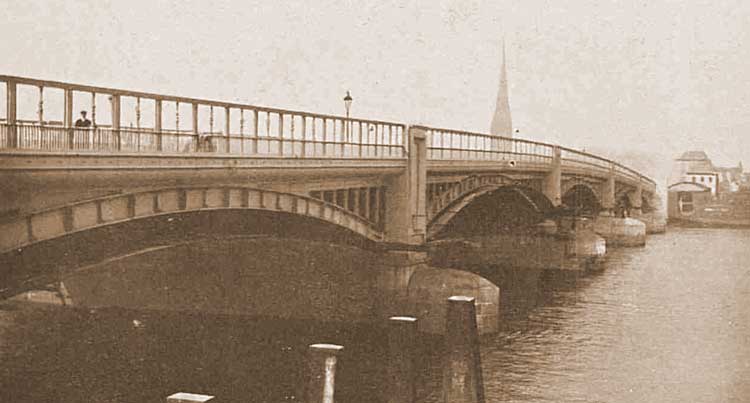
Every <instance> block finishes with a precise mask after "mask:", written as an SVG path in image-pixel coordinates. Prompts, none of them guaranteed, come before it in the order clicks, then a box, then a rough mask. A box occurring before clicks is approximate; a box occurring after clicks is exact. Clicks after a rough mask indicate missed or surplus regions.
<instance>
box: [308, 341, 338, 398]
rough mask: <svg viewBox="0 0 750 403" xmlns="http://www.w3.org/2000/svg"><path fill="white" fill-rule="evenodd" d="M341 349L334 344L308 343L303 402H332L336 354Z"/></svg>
mask: <svg viewBox="0 0 750 403" xmlns="http://www.w3.org/2000/svg"><path fill="white" fill-rule="evenodd" d="M343 349H344V347H343V346H339V345H336V344H312V345H310V349H309V358H308V374H307V376H308V379H307V384H306V388H307V389H306V391H305V403H333V397H334V386H335V380H336V362H337V361H338V357H337V356H338V354H339V353H340V352H341V350H343Z"/></svg>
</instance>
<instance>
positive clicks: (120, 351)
mask: <svg viewBox="0 0 750 403" xmlns="http://www.w3.org/2000/svg"><path fill="white" fill-rule="evenodd" d="M748 241H750V231H732V230H673V231H671V232H669V233H667V234H665V235H662V236H653V237H650V238H649V242H648V245H647V246H646V247H645V248H634V249H618V250H613V251H610V253H609V255H608V258H607V261H606V262H605V263H604V270H603V271H601V272H598V273H592V274H588V275H586V276H580V275H575V276H570V275H559V274H554V273H539V275H537V276H533V275H528V273H526V274H519V273H516V274H513V275H509V274H508V272H507V271H500V270H497V268H483V269H482V270H483V271H484V273H483V274H484V275H486V276H487V277H488V278H490V277H492V276H496V278H495V280H496V281H501V280H502V281H504V282H505V283H506V284H510V283H512V284H515V286H514V287H511V289H512V290H511V292H506V293H505V296H504V301H507V302H508V303H506V304H505V308H504V312H503V313H504V315H503V318H504V328H503V330H502V331H501V332H500V333H499V334H497V335H493V336H489V337H485V338H484V339H483V340H482V360H483V370H484V380H485V387H486V389H487V390H486V396H487V401H491V402H496V401H504V402H591V403H594V402H643V401H659V402H684V401H690V402H741V401H747V400H748V399H750V387H749V386H748V384H747V382H746V380H747V379H750V325H749V324H748V319H749V318H750V311H748V309H750V268H749V267H748V266H747V262H748V261H750V248H748V247H747V246H748V244H749V243H748ZM493 273H494V274H493ZM0 308H1V309H0V359H1V360H2V362H3V364H2V366H0V401H13V402H43V401H55V402H57V401H59V402H79V401H81V402H94V401H95V402H133V401H140V402H157V401H158V402H161V401H163V399H164V397H165V396H167V395H169V394H171V393H174V392H176V391H190V392H196V393H209V394H215V395H218V396H221V397H222V401H238V402H239V401H243V402H247V401H274V402H278V401H291V400H292V399H295V400H298V399H299V395H300V392H299V390H298V389H299V385H301V380H302V377H303V375H304V374H303V366H302V365H301V363H302V362H303V359H304V355H305V351H306V346H307V344H310V343H313V342H332V343H337V344H343V345H344V346H345V354H344V355H343V356H342V360H341V363H340V370H339V371H337V376H338V377H339V379H338V381H339V382H338V385H337V387H338V392H337V395H338V396H337V397H338V400H337V401H342V402H378V401H382V398H383V391H384V390H385V389H386V388H387V385H384V383H383V382H384V381H383V379H384V372H385V368H384V366H383V364H384V363H383V360H384V358H385V353H386V350H385V349H386V346H385V332H384V329H382V328H381V327H378V326H372V325H363V324H360V325H351V324H341V323H340V324H335V323H332V324H325V325H321V324H320V323H319V322H305V321H296V322H293V321H269V320H250V319H248V318H242V319H241V320H238V318H237V317H236V316H220V315H200V314H175V313H172V314H168V313H163V312H143V311H132V310H125V309H100V310H95V311H89V310H81V309H62V308H59V307H40V306H30V305H24V304H9V303H5V304H2V305H0ZM134 321H137V322H134ZM440 352H441V346H440V341H439V340H437V339H435V338H425V339H424V340H422V343H421V344H420V347H419V351H418V352H417V356H418V357H419V369H420V372H421V376H420V379H419V382H420V385H419V388H418V395H419V396H420V400H421V401H424V402H436V401H439V400H440V381H441V372H440V357H441V353H440Z"/></svg>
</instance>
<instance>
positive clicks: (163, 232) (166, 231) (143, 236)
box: [0, 209, 379, 298]
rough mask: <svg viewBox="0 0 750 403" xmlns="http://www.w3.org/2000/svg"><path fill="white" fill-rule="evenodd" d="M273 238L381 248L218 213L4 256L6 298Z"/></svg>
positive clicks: (315, 229)
mask: <svg viewBox="0 0 750 403" xmlns="http://www.w3.org/2000/svg"><path fill="white" fill-rule="evenodd" d="M236 237H267V238H268V237H271V238H277V239H292V240H293V239H296V240H303V241H316V242H325V243H328V244H337V245H349V246H354V247H357V248H360V249H364V250H377V248H378V245H379V243H378V242H375V241H372V240H369V239H367V238H365V237H364V236H361V235H359V234H356V233H354V232H353V231H351V230H349V229H347V228H345V227H342V226H339V225H336V224H333V223H330V222H326V221H322V220H320V219H317V218H314V217H307V216H302V215H298V214H291V213H285V212H277V211H267V210H248V209H214V210H198V211H185V212H176V213H173V214H163V215H156V216H149V217H142V218H139V219H133V220H128V221H122V222H118V223H114V224H111V225H106V226H99V227H96V228H91V229H89V230H85V231H78V232H74V233H70V234H67V235H65V236H60V237H56V238H52V239H49V240H46V241H40V242H36V243H34V244H32V245H29V246H27V247H24V248H21V249H18V250H14V251H11V252H7V253H4V254H2V255H0V298H7V297H9V296H12V295H15V294H17V293H18V292H21V291H25V290H28V289H32V288H33V287H34V286H43V285H45V284H49V283H52V282H54V281H57V279H58V278H60V277H61V276H62V275H64V274H65V273H69V272H72V271H75V270H77V269H79V268H81V267H83V266H87V265H92V264H98V263H100V262H102V261H106V260H107V259H110V258H113V257H116V256H122V255H127V254H130V253H134V252H137V251H141V250H147V249H150V248H155V247H157V248H158V247H163V246H165V245H172V244H175V243H180V242H188V241H190V242H192V241H195V240H212V239H227V238H236Z"/></svg>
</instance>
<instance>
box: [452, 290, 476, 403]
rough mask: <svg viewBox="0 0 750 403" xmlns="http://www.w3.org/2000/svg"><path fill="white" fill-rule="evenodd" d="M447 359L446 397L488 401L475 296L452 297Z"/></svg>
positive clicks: (455, 401) (458, 401)
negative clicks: (480, 352) (485, 394)
mask: <svg viewBox="0 0 750 403" xmlns="http://www.w3.org/2000/svg"><path fill="white" fill-rule="evenodd" d="M444 360H445V361H444V364H443V401H444V402H446V403H448V402H450V403H484V382H483V380H482V365H481V360H480V356H479V333H478V330H477V319H476V308H475V306H474V298H472V297H464V296H453V297H450V298H448V307H447V312H446V316H445V357H444Z"/></svg>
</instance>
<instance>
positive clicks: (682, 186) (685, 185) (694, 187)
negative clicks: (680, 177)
mask: <svg viewBox="0 0 750 403" xmlns="http://www.w3.org/2000/svg"><path fill="white" fill-rule="evenodd" d="M710 190H711V188H709V187H708V186H705V185H701V184H698V183H693V182H679V183H675V184H673V185H670V186H669V188H668V191H670V192H707V191H710Z"/></svg>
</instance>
